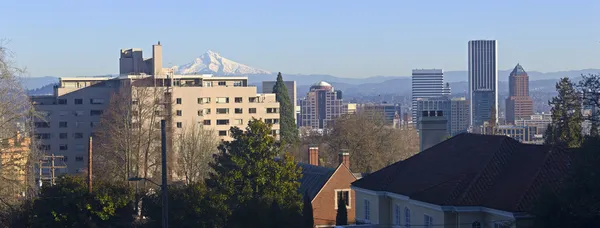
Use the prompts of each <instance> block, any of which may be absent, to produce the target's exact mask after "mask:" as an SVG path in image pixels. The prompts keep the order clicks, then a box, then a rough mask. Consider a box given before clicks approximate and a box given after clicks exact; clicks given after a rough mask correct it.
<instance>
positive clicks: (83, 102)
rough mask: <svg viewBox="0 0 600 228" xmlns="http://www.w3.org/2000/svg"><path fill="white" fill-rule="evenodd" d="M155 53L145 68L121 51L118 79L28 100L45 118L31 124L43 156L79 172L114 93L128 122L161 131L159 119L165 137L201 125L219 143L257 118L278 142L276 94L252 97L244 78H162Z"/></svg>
mask: <svg viewBox="0 0 600 228" xmlns="http://www.w3.org/2000/svg"><path fill="white" fill-rule="evenodd" d="M160 48H161V47H160V45H154V46H153V53H154V54H153V58H151V59H150V60H151V62H152V63H151V64H144V61H143V60H142V58H141V50H137V49H127V50H123V51H122V52H121V61H120V63H121V64H120V72H121V73H123V74H121V75H120V76H117V77H74V78H60V80H59V83H58V85H56V87H55V89H54V94H53V95H46V96H32V97H31V101H32V102H33V105H34V107H35V109H36V110H38V111H39V112H40V113H42V115H43V116H44V118H43V119H37V120H35V123H34V125H35V129H34V135H35V137H36V138H39V139H40V140H39V143H40V148H41V149H42V150H44V152H45V153H47V154H51V153H52V154H56V155H62V156H65V163H66V165H67V167H68V172H69V173H78V172H84V171H85V167H86V164H87V149H88V137H89V136H90V135H92V133H93V132H95V131H96V130H97V129H99V128H98V127H99V126H100V127H102V126H101V123H100V120H101V116H102V114H103V113H104V112H105V111H106V110H107V108H108V107H109V106H110V104H111V102H110V100H111V98H112V94H113V93H115V92H117V91H118V92H119V93H120V94H122V95H123V99H127V100H124V101H123V102H124V103H123V104H127V105H126V108H127V109H131V111H130V112H129V114H128V115H129V117H131V122H133V123H135V124H139V122H141V120H142V119H143V120H144V121H148V122H145V123H148V124H149V125H154V126H160V120H162V119H165V120H167V122H168V126H167V129H168V131H169V132H168V135H172V134H175V133H177V132H181V131H182V130H184V129H186V128H188V127H190V126H192V125H203V126H204V127H205V128H208V129H212V130H214V131H215V135H217V137H218V138H219V139H221V140H231V136H230V134H229V129H230V128H231V127H233V126H237V127H240V128H242V129H243V128H244V126H245V125H246V124H247V123H248V121H249V120H250V119H252V118H256V119H263V120H264V121H265V122H267V123H272V124H273V131H272V132H271V133H272V134H273V135H275V136H276V137H278V135H279V103H278V102H277V101H276V100H275V94H272V93H267V94H260V93H257V91H256V87H252V86H248V78H247V77H213V76H212V75H174V74H169V75H167V74H164V72H168V71H166V70H165V68H162V69H161V67H160V65H161V63H160V62H161V61H158V60H160V59H161V58H162V57H161V56H160V54H161V50H160ZM131 50H133V51H131ZM146 61H148V60H146ZM146 66H148V67H146ZM149 66H152V67H149ZM150 69H152V70H150ZM150 72H163V73H158V74H159V75H150V74H148V73H150ZM118 98H120V97H118ZM144 107H145V108H144ZM140 110H141V111H140ZM124 117H125V116H124ZM133 123H132V124H133ZM138 126H139V125H138ZM157 128H158V127H156V128H154V129H157ZM115 137H118V135H115ZM94 142H97V141H94ZM159 144H160V141H159ZM168 151H172V150H168ZM169 157H172V156H171V155H169Z"/></svg>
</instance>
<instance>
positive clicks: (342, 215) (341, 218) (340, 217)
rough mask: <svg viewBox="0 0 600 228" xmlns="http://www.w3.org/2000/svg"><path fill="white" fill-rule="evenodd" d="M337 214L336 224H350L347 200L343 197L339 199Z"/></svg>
mask: <svg viewBox="0 0 600 228" xmlns="http://www.w3.org/2000/svg"><path fill="white" fill-rule="evenodd" d="M337 206H338V208H337V215H336V216H335V224H336V225H348V209H347V208H346V200H344V198H341V199H339V200H338V205H337Z"/></svg>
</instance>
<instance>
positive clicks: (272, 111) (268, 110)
mask: <svg viewBox="0 0 600 228" xmlns="http://www.w3.org/2000/svg"><path fill="white" fill-rule="evenodd" d="M267 113H279V108H267Z"/></svg>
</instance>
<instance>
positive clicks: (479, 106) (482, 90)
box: [469, 40, 498, 129]
mask: <svg viewBox="0 0 600 228" xmlns="http://www.w3.org/2000/svg"><path fill="white" fill-rule="evenodd" d="M497 49H498V48H497V42H496V41H495V40H472V41H469V100H470V105H469V107H471V123H470V124H471V126H473V128H474V129H476V128H478V126H481V125H483V123H484V122H485V121H490V120H491V119H492V113H493V110H492V109H494V110H495V117H494V118H495V119H496V120H497V119H498V53H497ZM476 126H477V127H476Z"/></svg>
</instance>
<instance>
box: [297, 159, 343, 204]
mask: <svg viewBox="0 0 600 228" xmlns="http://www.w3.org/2000/svg"><path fill="white" fill-rule="evenodd" d="M298 166H300V167H301V168H302V178H300V180H299V181H300V188H299V189H298V191H299V192H300V193H302V194H305V193H307V194H308V196H309V197H310V199H311V200H312V199H314V198H315V196H317V194H318V193H319V191H321V188H323V186H325V183H327V181H328V180H329V178H331V176H332V175H333V173H334V172H335V169H332V168H327V167H323V166H315V165H311V164H306V163H298Z"/></svg>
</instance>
